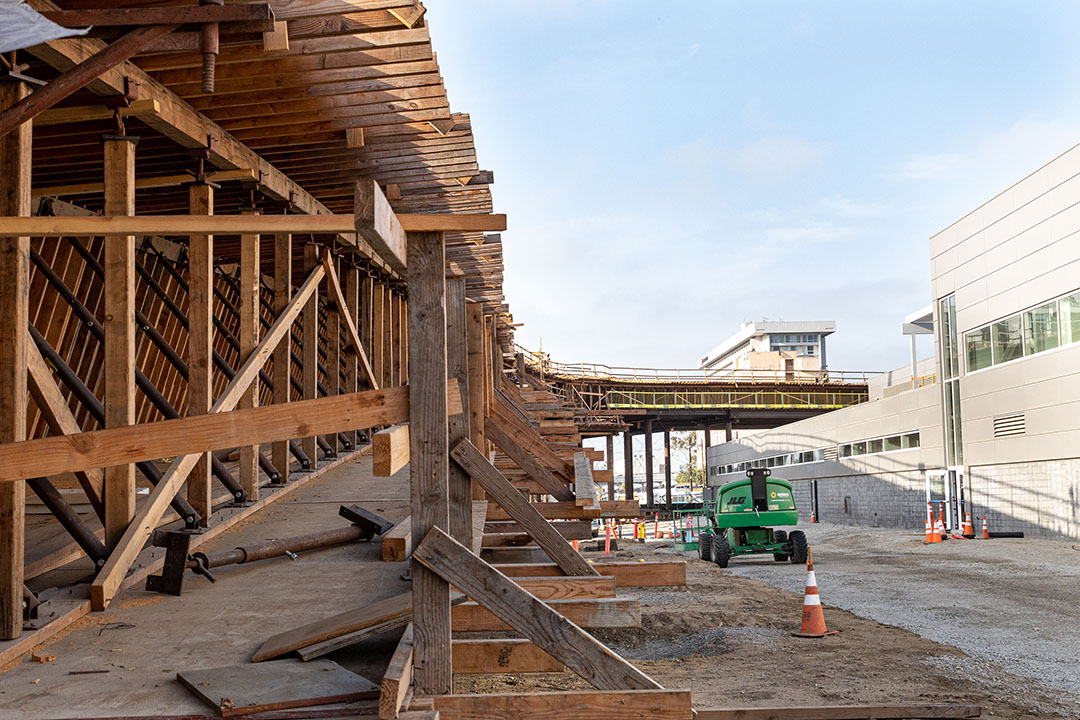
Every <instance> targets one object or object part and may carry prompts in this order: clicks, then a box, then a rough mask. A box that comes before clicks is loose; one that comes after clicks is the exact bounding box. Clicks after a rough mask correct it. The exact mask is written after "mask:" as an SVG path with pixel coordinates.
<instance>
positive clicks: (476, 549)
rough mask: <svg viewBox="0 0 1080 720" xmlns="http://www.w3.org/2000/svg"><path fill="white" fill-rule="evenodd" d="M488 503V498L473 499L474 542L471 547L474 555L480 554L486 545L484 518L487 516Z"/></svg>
mask: <svg viewBox="0 0 1080 720" xmlns="http://www.w3.org/2000/svg"><path fill="white" fill-rule="evenodd" d="M487 505H488V504H487V500H473V501H472V543H471V544H470V545H469V549H471V550H472V551H473V554H474V555H479V554H480V549H481V548H482V547H483V545H484V518H485V517H487Z"/></svg>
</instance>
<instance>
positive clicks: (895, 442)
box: [885, 435, 901, 450]
mask: <svg viewBox="0 0 1080 720" xmlns="http://www.w3.org/2000/svg"><path fill="white" fill-rule="evenodd" d="M900 448H901V445H900V436H899V435H891V436H889V437H887V438H885V449H886V450H899V449H900Z"/></svg>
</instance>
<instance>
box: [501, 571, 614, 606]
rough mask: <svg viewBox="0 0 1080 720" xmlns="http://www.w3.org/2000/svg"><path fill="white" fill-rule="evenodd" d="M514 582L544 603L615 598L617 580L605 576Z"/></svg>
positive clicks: (531, 578)
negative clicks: (549, 601)
mask: <svg viewBox="0 0 1080 720" xmlns="http://www.w3.org/2000/svg"><path fill="white" fill-rule="evenodd" d="M514 582H515V583H517V584H518V585H520V586H521V587H522V589H524V590H527V591H528V592H530V593H531V594H533V595H535V596H536V597H537V598H539V599H540V600H544V601H547V600H585V599H595V598H613V597H615V578H613V577H606V576H603V575H591V576H576V577H553V576H548V577H516V578H514Z"/></svg>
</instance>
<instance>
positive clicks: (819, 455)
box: [814, 448, 825, 462]
mask: <svg viewBox="0 0 1080 720" xmlns="http://www.w3.org/2000/svg"><path fill="white" fill-rule="evenodd" d="M824 459H825V448H821V449H820V450H815V451H814V460H815V462H820V461H821V460H824Z"/></svg>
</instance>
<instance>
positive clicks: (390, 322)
mask: <svg viewBox="0 0 1080 720" xmlns="http://www.w3.org/2000/svg"><path fill="white" fill-rule="evenodd" d="M396 325H397V319H396V318H395V317H394V292H393V289H392V288H391V287H390V286H389V285H384V286H383V324H382V332H383V338H382V342H383V381H382V386H383V387H394V386H395V385H397V384H398V383H397V374H396V373H395V372H394V351H395V348H394V328H395V326H396Z"/></svg>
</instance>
